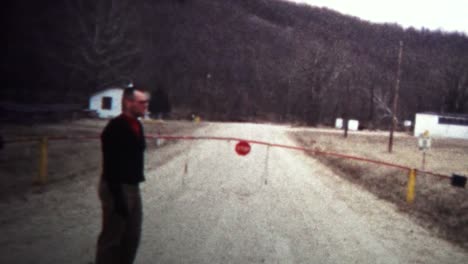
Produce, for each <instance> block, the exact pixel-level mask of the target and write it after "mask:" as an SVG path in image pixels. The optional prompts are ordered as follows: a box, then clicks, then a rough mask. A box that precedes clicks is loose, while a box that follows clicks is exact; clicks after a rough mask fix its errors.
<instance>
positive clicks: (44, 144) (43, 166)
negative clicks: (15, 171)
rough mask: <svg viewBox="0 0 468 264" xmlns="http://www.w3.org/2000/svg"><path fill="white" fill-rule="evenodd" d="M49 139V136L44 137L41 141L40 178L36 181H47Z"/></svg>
mask: <svg viewBox="0 0 468 264" xmlns="http://www.w3.org/2000/svg"><path fill="white" fill-rule="evenodd" d="M48 141H49V140H48V138H47V137H43V138H41V141H40V142H39V178H38V179H37V180H36V183H39V184H45V183H47V174H48V173H47V165H48V160H47V156H48V154H47V152H48V150H47V149H48Z"/></svg>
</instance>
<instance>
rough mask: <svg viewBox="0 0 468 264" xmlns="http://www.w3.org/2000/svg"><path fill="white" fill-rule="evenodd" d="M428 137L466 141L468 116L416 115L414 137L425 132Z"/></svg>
mask: <svg viewBox="0 0 468 264" xmlns="http://www.w3.org/2000/svg"><path fill="white" fill-rule="evenodd" d="M426 130H427V131H429V135H430V136H434V137H447V138H462V139H468V115H458V114H437V113H418V114H416V120H415V122H414V136H416V137H417V136H419V135H421V134H422V133H424V132H425V131H426Z"/></svg>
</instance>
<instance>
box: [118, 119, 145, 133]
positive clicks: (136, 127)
mask: <svg viewBox="0 0 468 264" xmlns="http://www.w3.org/2000/svg"><path fill="white" fill-rule="evenodd" d="M121 116H122V118H123V119H125V120H126V121H127V122H128V124H129V125H130V127H131V128H132V131H133V133H135V135H136V136H137V137H140V136H141V131H140V122H139V121H138V119H136V118H133V117H129V116H127V115H124V114H121Z"/></svg>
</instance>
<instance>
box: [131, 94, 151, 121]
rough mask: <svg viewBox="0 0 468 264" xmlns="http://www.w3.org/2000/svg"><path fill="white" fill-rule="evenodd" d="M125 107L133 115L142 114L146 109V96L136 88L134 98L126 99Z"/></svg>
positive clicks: (139, 115) (138, 115)
mask: <svg viewBox="0 0 468 264" xmlns="http://www.w3.org/2000/svg"><path fill="white" fill-rule="evenodd" d="M126 108H127V109H128V111H129V112H130V114H131V115H133V116H135V117H141V116H144V115H145V114H146V111H147V109H148V97H147V96H146V94H145V93H143V92H141V91H138V90H136V91H135V93H134V99H129V100H126Z"/></svg>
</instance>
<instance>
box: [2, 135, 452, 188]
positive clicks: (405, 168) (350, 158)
mask: <svg viewBox="0 0 468 264" xmlns="http://www.w3.org/2000/svg"><path fill="white" fill-rule="evenodd" d="M146 138H149V139H166V140H218V141H246V142H248V143H250V144H257V145H264V146H269V147H278V148H284V149H292V150H299V151H304V152H307V153H312V154H314V155H323V156H332V157H337V158H342V159H349V160H356V161H362V162H368V163H373V164H377V165H382V166H387V167H392V168H396V169H401V170H408V171H409V170H411V169H412V168H410V167H406V166H402V165H398V164H394V163H390V162H385V161H380V160H373V159H368V158H363V157H357V156H352V155H346V154H340V153H334V152H328V151H321V150H317V149H312V148H305V147H297V146H289V145H283V144H274V143H269V142H265V141H258V140H247V139H242V138H235V137H208V136H169V135H147V136H146ZM40 139H41V138H40V137H38V138H20V139H14V140H7V141H4V143H17V142H34V141H39V140H40ZM48 139H49V140H71V139H75V140H89V139H100V137H99V136H81V137H76V136H74V137H68V136H51V137H48ZM418 172H420V173H424V174H427V175H432V176H435V177H438V178H441V179H450V178H451V176H449V175H444V174H439V173H434V172H429V171H420V170H418Z"/></svg>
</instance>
